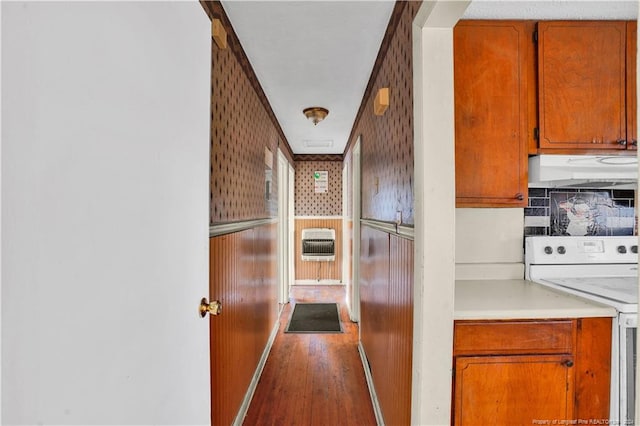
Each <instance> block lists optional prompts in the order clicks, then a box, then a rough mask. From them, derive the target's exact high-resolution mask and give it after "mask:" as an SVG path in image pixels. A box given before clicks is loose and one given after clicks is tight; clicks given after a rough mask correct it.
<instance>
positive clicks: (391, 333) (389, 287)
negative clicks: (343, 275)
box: [360, 226, 413, 425]
mask: <svg viewBox="0 0 640 426" xmlns="http://www.w3.org/2000/svg"><path fill="white" fill-rule="evenodd" d="M360 240H361V247H360V259H361V260H360V309H361V324H360V339H361V342H362V348H363V350H364V353H365V355H366V357H367V360H368V365H369V369H370V372H371V376H372V380H373V385H374V388H375V391H376V393H377V396H378V402H379V404H380V409H381V411H382V417H383V419H384V424H387V425H408V424H411V369H412V362H413V358H412V351H413V241H412V240H408V239H405V238H402V237H399V236H397V235H392V234H389V233H386V232H383V231H381V230H378V229H373V228H370V227H368V226H363V227H362V234H361V238H360Z"/></svg>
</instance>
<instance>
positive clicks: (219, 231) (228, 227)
mask: <svg viewBox="0 0 640 426" xmlns="http://www.w3.org/2000/svg"><path fill="white" fill-rule="evenodd" d="M271 223H278V219H277V218H273V217H272V218H267V219H253V220H243V221H241V222H230V223H222V224H216V225H211V226H209V238H211V237H219V236H220V235H227V234H233V233H236V232H240V231H244V230H247V229H252V228H258V227H260V226H263V225H268V224H271Z"/></svg>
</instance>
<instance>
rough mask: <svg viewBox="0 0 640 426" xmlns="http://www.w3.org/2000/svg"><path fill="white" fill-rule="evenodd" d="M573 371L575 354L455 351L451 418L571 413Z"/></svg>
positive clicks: (468, 420) (519, 420)
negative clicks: (471, 354)
mask: <svg viewBox="0 0 640 426" xmlns="http://www.w3.org/2000/svg"><path fill="white" fill-rule="evenodd" d="M573 372H574V368H573V357H571V356H565V355H517V356H481V357H466V356H463V357H459V358H457V359H456V384H455V386H456V401H455V406H456V413H455V419H456V422H455V424H456V425H469V426H472V425H478V424H494V425H508V424H517V425H529V424H535V422H534V420H536V419H572V418H573V399H572V397H571V396H572V395H573V391H574V390H573V386H574V377H573ZM518 401H522V402H524V401H526V404H520V403H517V402H518ZM532 422H533V423H532Z"/></svg>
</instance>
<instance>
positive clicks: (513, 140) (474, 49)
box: [454, 21, 535, 207]
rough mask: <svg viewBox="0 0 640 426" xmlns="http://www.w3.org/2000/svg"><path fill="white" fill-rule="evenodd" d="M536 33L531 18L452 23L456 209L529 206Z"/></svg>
mask: <svg viewBox="0 0 640 426" xmlns="http://www.w3.org/2000/svg"><path fill="white" fill-rule="evenodd" d="M532 32H533V24H532V23H530V22H526V21H518V22H516V21H461V22H460V23H458V25H456V27H455V29H454V86H455V136H456V160H455V161H456V204H457V206H458V207H475V206H485V207H487V206H511V207H516V206H525V205H526V204H527V200H526V194H527V142H528V137H529V136H530V134H532V130H533V127H534V125H533V121H534V118H533V119H530V115H531V112H533V113H535V111H530V108H529V102H528V99H529V97H528V93H529V91H533V90H534V87H533V85H534V79H533V72H534V70H535V69H534V65H533V45H532V41H531V34H532ZM529 127H531V129H529ZM531 137H532V136H531Z"/></svg>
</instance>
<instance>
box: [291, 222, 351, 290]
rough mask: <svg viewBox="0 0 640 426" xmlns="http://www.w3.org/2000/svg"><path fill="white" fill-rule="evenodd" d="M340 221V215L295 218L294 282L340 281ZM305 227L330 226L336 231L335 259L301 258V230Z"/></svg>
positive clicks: (341, 251) (341, 249)
mask: <svg viewBox="0 0 640 426" xmlns="http://www.w3.org/2000/svg"><path fill="white" fill-rule="evenodd" d="M342 221H343V219H342V217H339V218H335V217H327V218H322V217H317V218H308V217H296V218H295V234H294V238H295V247H296V249H295V256H296V259H295V268H296V271H295V276H296V278H295V279H296V284H316V283H320V284H322V283H323V281H324V282H325V283H336V282H337V283H340V282H341V281H342V253H343V247H342ZM305 228H331V229H334V230H335V231H336V244H335V250H336V260H334V261H333V262H312V261H303V260H302V230H303V229H305ZM318 279H319V281H318Z"/></svg>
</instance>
